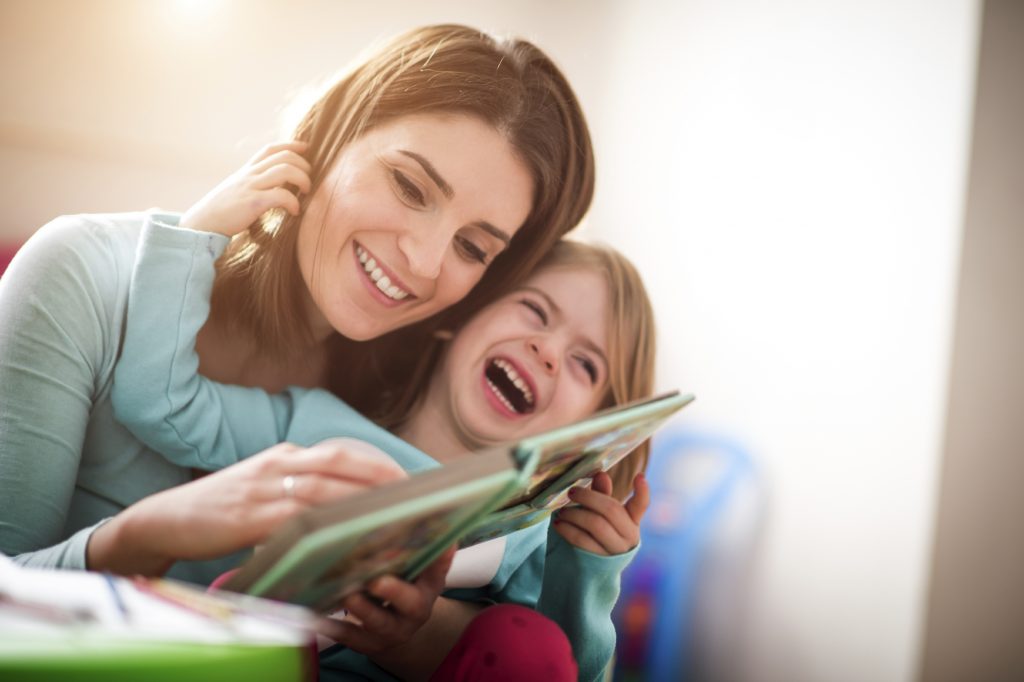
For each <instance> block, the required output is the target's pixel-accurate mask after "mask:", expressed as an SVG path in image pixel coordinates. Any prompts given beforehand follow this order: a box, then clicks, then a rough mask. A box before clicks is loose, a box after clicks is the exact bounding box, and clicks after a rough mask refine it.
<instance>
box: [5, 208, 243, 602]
mask: <svg viewBox="0 0 1024 682" xmlns="http://www.w3.org/2000/svg"><path fill="white" fill-rule="evenodd" d="M145 220H146V215H145V214H142V213H126V214H118V215H79V216H64V217H62V218H58V219H56V220H54V221H53V222H51V223H49V224H48V225H46V226H44V227H43V228H41V229H40V230H39V231H38V232H37V233H36V234H35V235H33V237H32V238H31V239H29V240H28V242H27V243H26V244H25V245H24V246H23V247H22V249H21V251H20V252H19V253H18V255H17V256H16V257H15V259H14V261H13V262H12V263H11V265H10V267H9V269H8V270H7V271H6V272H5V273H4V275H3V277H2V278H0V552H3V553H4V554H6V555H8V556H10V557H12V558H13V559H14V560H15V562H17V563H19V564H22V565H26V566H36V567H51V568H77V569H82V568H85V567H86V565H85V549H86V544H87V542H88V540H89V537H90V535H91V533H92V531H93V530H94V528H95V527H96V526H97V525H99V524H100V523H103V522H104V521H105V520H106V519H108V518H109V517H111V516H114V515H115V514H117V513H118V512H120V511H121V510H122V509H124V508H125V507H127V506H128V505H131V504H133V503H134V502H137V501H138V500H140V499H142V498H143V497H146V496H147V495H150V494H152V493H156V492H159V491H161V490H165V489H167V488H170V487H173V486H176V485H181V484H182V483H186V482H188V481H190V480H192V472H191V471H190V470H189V468H188V467H184V466H181V465H177V464H174V463H173V462H171V461H169V460H168V459H166V458H165V457H163V456H161V455H159V454H157V453H156V452H154V451H152V450H150V449H148V448H147V447H146V446H145V445H143V444H142V442H141V441H139V440H138V439H137V438H135V437H134V436H133V435H132V434H131V433H130V432H129V431H128V430H127V429H125V428H124V427H123V426H121V425H120V424H119V423H117V421H115V419H114V412H113V407H112V405H111V402H110V392H111V389H112V386H113V380H114V365H115V363H116V361H117V357H118V354H119V352H120V345H121V337H122V333H123V331H124V320H125V315H126V311H127V302H128V286H129V283H130V282H131V274H132V269H133V267H134V265H135V255H136V249H137V245H138V238H139V234H140V232H141V229H142V225H143V223H144V222H145ZM179 294H180V292H169V294H168V299H169V302H170V301H173V302H176V301H177V296H178V295H179ZM241 558H242V556H241V555H238V556H232V557H226V558H224V559H222V560H219V561H213V562H201V563H192V562H189V563H186V562H179V563H178V564H176V565H175V566H174V567H173V568H172V569H171V571H170V575H172V576H174V577H177V578H181V579H183V580H189V581H192V582H197V583H203V584H206V583H209V582H210V581H211V580H212V579H213V578H215V577H216V576H217V575H219V574H221V573H223V572H224V571H225V570H227V569H228V568H231V567H233V566H235V565H237V564H238V562H239V561H240V560H241Z"/></svg>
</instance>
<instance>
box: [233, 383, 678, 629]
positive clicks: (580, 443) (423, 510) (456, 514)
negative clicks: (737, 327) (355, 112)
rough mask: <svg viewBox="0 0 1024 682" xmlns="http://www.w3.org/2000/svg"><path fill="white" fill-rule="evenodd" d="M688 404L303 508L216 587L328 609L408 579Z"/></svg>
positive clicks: (649, 406) (536, 507) (618, 411)
mask: <svg viewBox="0 0 1024 682" xmlns="http://www.w3.org/2000/svg"><path fill="white" fill-rule="evenodd" d="M692 400H693V396H692V395H680V394H679V393H678V392H673V393H669V394H665V395H661V396H658V397H655V398H651V399H648V400H643V401H637V402H635V403H630V404H627V405H622V406H619V407H615V408H612V409H609V410H605V411H603V412H599V413H597V414H595V415H593V416H591V417H588V418H586V419H584V420H582V421H579V422H576V423H574V424H570V425H568V426H564V427H560V428H557V429H553V430H551V431H548V432H546V433H543V434H538V435H535V436H531V437H529V438H526V439H523V440H521V441H518V442H516V443H509V444H505V445H501V446H496V447H493V448H488V449H486V450H483V451H480V452H477V453H473V454H469V455H466V456H465V457H462V458H460V459H457V460H455V461H454V462H451V463H450V464H447V465H445V466H443V467H441V468H439V469H434V470H431V471H428V472H425V473H421V474H417V475H416V476H413V477H411V478H409V479H407V480H404V481H400V482H398V483H394V484H391V485H387V486H383V487H380V488H376V489H374V490H370V491H367V492H365V493H361V494H358V495H353V496H352V497H347V498H344V499H342V500H340V501H338V502H335V503H332V504H328V505H323V506H320V507H316V508H313V509H310V510H309V511H307V512H305V513H303V514H300V515H299V516H297V517H296V518H294V519H292V520H291V521H290V522H289V523H286V524H285V525H284V526H282V528H280V529H278V531H277V532H275V533H274V534H273V535H272V536H271V538H270V539H269V540H268V542H267V544H266V545H264V546H263V547H262V548H260V549H259V550H257V552H256V554H255V555H254V556H253V558H252V559H251V560H250V561H249V562H247V563H246V564H245V565H244V566H243V567H242V569H241V570H240V571H239V572H238V573H237V574H236V575H235V576H233V577H232V578H231V579H230V580H229V581H228V582H227V583H226V584H225V585H224V588H225V589H228V590H233V591H236V592H244V593H249V594H254V595H257V596H261V597H266V598H269V599H276V600H279V601H287V602H292V603H295V604H302V605H305V606H309V607H311V608H313V609H316V610H319V611H323V612H326V611H329V610H332V609H333V608H334V607H335V605H336V604H337V602H338V601H339V600H340V599H341V598H343V597H344V596H345V595H347V594H349V593H351V592H353V591H356V590H358V589H360V588H361V587H362V586H363V585H364V584H366V582H368V581H369V580H372V579H373V578H375V577H376V576H378V575H382V574H385V573H390V574H395V575H400V576H403V577H405V578H406V579H413V578H415V577H416V576H417V575H418V574H419V573H420V572H421V571H422V570H423V569H424V568H426V567H427V566H428V565H430V563H431V562H433V561H434V560H435V559H436V558H437V557H438V556H439V555H440V554H441V553H443V552H444V550H445V549H446V548H448V547H449V546H451V545H452V544H455V543H459V544H460V545H461V546H464V547H465V546H468V545H470V544H475V543H477V542H482V541H485V540H488V539H491V538H494V537H499V536H501V535H506V534H508V533H511V532H512V531H514V530H517V529H519V528H525V527H526V526H529V525H531V524H533V523H537V522H539V521H542V520H543V519H544V518H546V517H547V515H549V514H550V513H551V512H552V511H554V510H555V509H557V508H558V507H560V506H563V505H564V504H567V503H568V497H567V495H566V492H567V491H568V489H569V488H571V487H572V486H573V485H586V484H587V483H589V481H590V477H591V476H593V474H594V473H596V472H597V471H601V470H607V469H608V468H610V467H611V466H613V465H614V464H615V463H617V462H618V461H619V460H621V459H622V458H623V457H625V456H626V455H627V454H629V452H630V451H632V450H633V449H634V448H635V447H637V446H638V445H639V444H640V443H642V442H643V441H644V440H646V439H647V438H648V437H650V435H651V434H652V433H653V432H654V431H655V430H656V429H657V428H658V426H660V425H661V424H662V423H663V422H664V421H665V419H667V418H668V417H669V416H670V415H672V414H673V413H674V412H676V411H677V410H679V409H680V408H682V407H683V406H684V405H686V404H688V403H689V402H690V401H692Z"/></svg>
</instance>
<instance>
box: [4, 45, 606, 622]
mask: <svg viewBox="0 0 1024 682" xmlns="http://www.w3.org/2000/svg"><path fill="white" fill-rule="evenodd" d="M295 137H296V139H298V140H301V141H303V142H304V143H305V144H306V146H305V148H304V150H303V151H304V154H305V157H306V159H308V164H309V165H308V176H309V178H310V182H309V184H308V186H299V187H297V189H298V191H300V192H302V193H303V194H304V196H303V197H302V199H301V200H297V201H296V202H295V203H294V204H288V205H289V206H290V212H291V215H287V216H283V217H282V216H281V215H278V214H274V215H271V216H269V217H267V218H264V219H260V220H258V221H257V220H255V219H256V218H257V216H259V215H260V213H262V208H264V207H259V206H253V207H252V208H253V219H254V221H255V222H254V223H253V225H252V227H250V229H249V230H248V232H247V233H246V234H245V235H243V236H242V237H240V238H237V239H236V240H235V241H233V242H232V245H231V247H230V249H229V251H228V253H227V254H226V256H225V258H224V259H223V260H222V261H221V263H220V267H219V271H218V275H217V278H216V282H215V287H214V293H213V309H212V314H211V319H210V321H209V323H208V324H207V325H206V327H205V328H204V329H203V331H202V333H201V334H200V337H199V341H198V351H199V356H200V362H201V371H202V372H203V373H204V374H206V375H207V376H209V377H212V378H215V379H218V380H220V381H223V382H226V383H238V384H244V385H249V386H256V387H260V388H264V389H266V390H271V391H276V390H279V389H280V388H282V387H284V386H287V385H300V386H307V387H329V388H331V389H333V390H335V391H336V392H338V393H339V394H340V395H342V396H343V397H346V398H347V399H348V400H349V401H350V402H352V403H353V404H355V405H356V406H358V407H360V408H361V409H364V410H366V411H367V412H368V413H370V414H374V415H386V414H389V413H392V412H394V411H395V410H396V409H398V410H400V409H401V405H402V404H404V403H406V402H408V401H410V400H414V399H415V397H416V395H417V393H418V391H421V390H422V383H417V382H416V381H414V382H408V381H406V380H405V379H403V377H408V376H409V370H410V367H408V365H412V364H415V358H414V359H413V360H412V361H407V360H406V356H407V355H409V354H408V353H407V351H408V348H410V347H420V346H418V345H409V344H422V345H423V346H424V347H425V345H426V341H425V339H426V338H427V337H426V335H427V334H429V332H430V331H431V330H432V328H433V326H434V325H435V324H437V323H438V322H439V320H438V319H436V318H438V315H437V314H438V313H440V312H441V311H443V310H446V308H449V307H450V309H448V310H447V311H446V314H445V315H444V319H443V320H440V321H443V322H444V323H445V324H452V323H457V322H458V321H459V320H461V319H464V318H465V317H466V316H467V315H468V314H469V313H471V312H472V311H474V310H475V309H477V308H478V307H480V305H481V304H482V303H484V302H486V301H487V300H489V299H490V298H492V297H493V296H494V295H495V294H496V293H497V292H499V291H500V290H501V289H502V288H504V287H506V286H509V285H511V284H513V283H514V282H515V281H516V280H517V279H518V278H519V277H521V276H522V275H523V274H524V273H526V272H528V271H529V270H530V269H531V268H532V267H533V266H534V265H535V263H536V262H537V260H538V259H539V258H540V257H541V255H542V254H543V253H544V252H545V250H546V249H547V248H548V247H549V246H550V245H551V244H553V243H554V242H555V241H556V240H557V239H558V237H559V236H560V235H561V234H562V233H564V232H565V231H567V230H568V229H570V228H571V227H573V226H574V225H575V224H576V223H577V222H578V221H579V219H580V218H582V216H583V214H584V212H585V211H586V209H587V207H588V206H589V203H590V199H591V196H592V192H593V158H592V151H591V146H590V140H589V135H588V132H587V128H586V124H585V122H584V119H583V116H582V113H581V112H580V110H579V105H578V103H577V101H576V98H575V96H574V95H573V93H572V91H571V89H570V87H569V86H568V84H567V82H566V81H565V79H564V77H563V76H562V75H561V73H560V72H559V71H558V69H557V68H556V67H555V66H554V65H553V64H552V63H551V61H550V60H549V59H548V58H547V57H546V56H545V55H544V54H543V53H542V52H540V51H539V50H538V49H537V48H535V47H534V46H532V45H530V44H529V43H526V42H523V41H507V42H504V41H497V40H495V39H493V38H491V37H489V36H487V35H484V34H481V33H479V32H478V31H475V30H473V29H469V28H465V27H460V26H435V27H428V28H423V29H418V30H414V31H411V32H409V33H407V34H404V35H402V36H399V37H398V38H396V39H395V40H393V41H392V42H391V43H389V44H387V45H385V46H384V47H383V48H382V49H380V50H379V51H378V52H377V53H375V54H374V55H372V56H371V57H369V58H368V59H367V60H365V61H364V62H362V63H360V64H358V65H357V66H356V67H355V68H353V69H352V70H351V71H350V72H349V73H348V74H346V75H345V76H343V77H342V78H341V79H340V80H339V81H338V82H337V83H335V85H334V86H333V87H331V88H330V89H329V90H328V91H327V93H326V94H325V95H324V96H323V97H322V98H321V99H320V100H319V101H318V102H317V103H316V104H315V105H314V106H313V107H312V109H311V110H310V111H309V112H308V114H307V115H306V117H305V118H304V119H303V121H302V122H301V123H300V124H299V126H298V129H297V131H296V133H295ZM439 142H442V143H443V144H439ZM278 152H279V153H282V154H294V150H290V149H281V150H276V151H275V152H272V153H271V156H272V155H273V153H278ZM267 180H268V181H269V182H274V181H276V180H278V179H277V178H268V179H267ZM230 181H231V179H229V182H230ZM282 191H287V190H282ZM396 199H397V200H399V201H401V202H402V205H401V206H397V205H396V204H395V201H396ZM285 203H286V204H287V202H285ZM385 204H388V205H389V208H388V209H387V210H384V209H383V208H382V206H384V205H385ZM201 209H202V206H201V204H200V206H199V210H201ZM147 219H148V218H147V217H146V216H143V215H136V214H125V215H107V216H74V217H65V218H62V219H59V220H57V221H54V222H53V223H51V224H50V225H48V226H47V227H45V228H43V229H42V230H40V232H39V233H38V234H37V235H36V236H34V237H33V238H32V239H31V240H30V241H29V243H28V244H26V246H25V247H24V248H23V250H22V252H21V253H19V255H18V256H17V257H16V258H15V260H14V262H13V263H12V265H11V268H10V269H9V270H8V272H7V273H6V274H5V275H4V279H3V282H2V286H0V551H3V552H4V553H5V554H8V555H12V556H14V557H15V559H16V560H17V561H19V562H21V563H24V564H35V565H46V566H54V567H68V568H104V569H109V570H118V571H122V572H124V571H126V570H131V563H132V562H133V561H135V560H136V557H139V556H144V555H146V556H148V554H147V552H143V551H135V550H136V547H135V546H133V543H136V542H137V543H140V544H139V548H142V547H143V546H144V545H146V543H149V544H152V543H161V544H162V545H164V546H173V547H187V545H188V544H189V541H190V540H193V541H194V540H195V537H194V536H195V535H196V533H195V530H196V529H195V528H192V527H191V526H190V524H189V523H184V524H182V523H173V524H170V525H169V526H168V525H160V526H159V528H157V527H156V526H151V524H154V523H155V521H154V519H155V518H156V517H157V516H159V514H154V513H152V512H153V511H154V510H157V509H158V507H157V505H159V504H168V502H167V500H168V499H175V498H174V497H173V496H164V497H159V496H158V498H157V502H152V501H149V502H148V503H147V506H146V507H145V508H144V509H143V512H144V513H136V512H134V511H133V512H132V513H130V514H127V515H125V516H121V521H119V520H118V518H117V517H118V516H120V515H121V513H122V512H124V511H125V510H129V511H130V510H132V505H133V504H135V503H136V502H138V501H139V500H141V499H143V498H145V497H146V496H149V495H152V494H153V493H157V492H160V491H164V490H167V489H168V488H171V487H174V486H177V485H180V484H182V483H185V482H187V481H189V480H191V478H192V472H191V471H190V470H187V469H185V468H182V467H178V466H175V465H173V464H170V463H168V462H166V461H165V460H163V458H161V457H160V456H159V455H157V454H156V453H154V452H152V451H150V450H148V449H147V448H145V446H143V445H142V444H141V443H140V442H139V441H138V440H136V439H135V438H134V437H133V436H131V434H130V433H128V432H127V431H126V430H125V429H124V428H123V427H121V426H120V425H119V424H117V423H116V421H115V420H114V419H113V415H112V410H111V406H110V386H111V383H112V376H113V367H114V364H115V362H116V360H117V356H118V353H119V340H120V337H121V333H122V325H123V319H124V311H125V308H126V305H127V291H128V280H129V276H130V272H131V269H132V265H133V262H134V257H135V247H136V242H137V239H138V234H139V231H140V229H141V226H142V224H143V223H144V222H145V221H146V220H147ZM184 219H185V221H186V222H187V219H188V215H186V216H185V218H184ZM357 249H362V250H369V251H371V252H372V253H373V254H374V255H375V256H376V257H379V259H380V262H381V265H382V270H383V269H386V270H387V272H388V273H389V274H388V277H389V280H393V281H395V282H397V283H398V284H396V290H395V291H394V292H391V293H389V291H388V290H387V289H385V290H384V291H380V290H379V289H377V288H376V284H375V283H374V284H373V288H372V289H371V286H370V285H368V284H367V281H368V280H367V278H366V277H365V274H366V273H365V272H364V271H363V270H361V269H357V268H356V266H355V264H356V263H358V262H359V261H358V252H357ZM370 274H372V273H370ZM389 288H390V286H389V287H388V289H389ZM471 289H472V290H473V293H472V294H470V290H471ZM460 301H461V303H460ZM457 303H458V305H455V304H457ZM414 323H418V324H414ZM410 325H412V326H410ZM398 330H402V331H401V332H400V334H391V333H393V332H398ZM388 334H390V336H389V337H387V338H380V337H382V336H384V335H388ZM356 341H372V343H369V344H362V345H357V344H356V343H354V342H356ZM396 344H397V345H396ZM396 348H402V349H405V351H406V353H404V354H402V353H395V352H393V350H394V349H396ZM433 357H434V356H433V355H428V359H427V361H428V362H429V360H430V358H433ZM423 371H427V373H428V374H429V367H428V368H426V369H421V368H417V373H415V374H414V377H419V376H421V375H422V373H423ZM353 458H355V459H356V460H358V457H357V456H356V455H354V454H352V453H347V452H342V451H337V450H331V449H329V448H328V449H321V450H311V451H308V452H302V453H300V454H299V456H295V453H293V452H289V451H287V448H285V449H280V448H279V449H277V450H274V451H273V452H270V453H267V455H266V456H265V457H263V458H262V459H260V460H259V464H258V465H255V466H252V465H251V466H249V467H247V468H245V469H244V471H243V472H242V473H240V474H235V473H233V474H232V475H233V476H234V478H232V479H230V480H229V482H228V483H230V486H233V487H230V486H229V485H228V483H223V481H224V480H225V478H224V477H220V478H217V479H215V481H214V482H212V483H211V484H209V485H207V486H205V487H204V488H203V490H204V492H203V494H197V495H195V496H193V497H192V498H190V501H191V502H192V503H194V504H195V505H196V506H194V507H193V508H190V509H184V508H183V507H177V508H176V509H172V510H170V511H172V512H175V511H176V512H178V520H179V521H183V520H187V521H189V522H195V521H196V520H197V519H202V529H203V531H204V534H205V536H206V537H222V538H223V537H225V536H227V535H228V534H230V533H233V532H235V531H237V530H238V529H239V527H240V526H242V525H244V524H243V523H240V521H239V518H238V517H239V515H240V514H250V513H252V514H254V515H258V512H257V511H256V510H257V508H258V507H259V503H260V502H261V501H264V500H267V499H270V497H271V496H272V495H273V493H274V492H275V491H276V493H277V494H279V492H280V491H279V488H277V487H276V486H279V482H280V480H281V473H280V472H281V471H289V470H291V469H294V468H295V467H297V466H300V465H301V466H309V467H312V470H313V473H314V475H315V477H318V478H319V479H322V481H323V483H324V485H323V486H321V487H320V488H318V490H320V492H321V494H322V495H323V496H324V497H325V498H326V497H329V496H330V495H328V493H327V489H328V488H331V489H335V490H337V489H349V490H351V489H353V488H358V487H361V486H366V485H371V484H373V483H375V482H377V481H378V480H385V479H387V478H389V477H392V476H395V475H398V474H397V472H394V471H391V472H388V471H383V470H375V469H371V470H369V471H370V474H372V475H373V476H377V477H378V478H377V480H367V476H368V475H367V474H364V473H363V469H362V464H363V462H361V461H353ZM305 501H306V502H314V501H315V500H313V499H309V500H305ZM175 504H177V503H175ZM300 506H301V504H299V503H298V502H292V503H291V505H290V506H289V507H281V511H280V513H279V515H278V516H275V517H273V518H269V519H268V518H264V519H263V521H262V522H261V523H262V525H261V526H260V527H259V529H258V530H257V531H255V532H249V533H247V536H246V538H245V542H244V543H222V544H219V545H216V547H217V549H214V548H213V547H214V545H213V544H211V545H210V546H209V547H205V548H204V550H203V551H192V552H189V553H187V554H173V553H169V554H167V556H183V557H189V558H196V559H200V558H202V559H206V558H211V557H213V556H216V555H217V551H219V550H222V549H224V548H226V547H228V546H229V545H230V547H232V548H233V547H242V546H244V545H246V544H251V542H252V541H258V540H259V539H260V536H261V535H264V534H265V532H268V531H269V530H270V529H272V527H273V526H274V525H275V524H276V523H277V522H278V521H279V520H280V518H281V517H286V516H288V515H289V514H292V513H294V512H295V511H296V510H297V509H298V508H299V507H300ZM204 510H205V511H204ZM161 511H168V510H167V509H165V508H164V509H161ZM225 512H227V513H225ZM111 517H114V520H115V521H117V522H116V523H115V522H111V523H106V521H107V520H108V519H110V518H111ZM170 517H171V518H174V515H173V514H171V515H170ZM126 518H127V519H130V521H131V522H130V523H127V522H122V521H123V520H124V519H126ZM166 518H167V516H165V517H163V519H164V520H166ZM158 531H159V532H161V533H163V535H158ZM168 533H178V534H179V535H177V536H170V535H167V534H168ZM158 549H159V548H158ZM159 554H160V553H159V552H157V553H156V555H159ZM235 561H236V560H235V559H232V558H227V559H226V560H222V561H218V562H209V563H203V564H191V565H190V564H179V565H176V566H174V567H173V568H172V569H171V571H170V574H171V575H174V576H177V577H180V578H184V579H189V580H192V581H194V582H200V583H206V582H209V580H211V579H212V578H213V577H214V576H215V575H217V574H219V573H220V572H222V571H223V570H224V569H225V568H226V567H227V566H230V565H232V564H233V563H235ZM428 592H429V590H426V591H423V590H421V597H422V598H419V599H411V600H409V603H414V604H413V606H414V608H411V609H410V613H404V614H400V615H401V616H403V617H405V616H408V617H409V618H412V619H413V620H414V621H415V620H416V619H417V618H420V617H422V616H423V609H424V606H423V604H424V602H427V603H428V606H429V603H430V602H432V598H431V597H430V594H429V593H428ZM394 602H395V603H406V600H404V599H401V598H398V597H397V596H396V599H395V600H394ZM412 611H416V613H411V612H412ZM427 611H428V612H429V608H428V607H427Z"/></svg>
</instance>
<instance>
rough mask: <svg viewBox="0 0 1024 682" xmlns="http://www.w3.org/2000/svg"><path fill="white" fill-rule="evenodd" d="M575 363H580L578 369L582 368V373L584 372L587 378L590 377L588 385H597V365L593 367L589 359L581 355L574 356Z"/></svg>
mask: <svg viewBox="0 0 1024 682" xmlns="http://www.w3.org/2000/svg"><path fill="white" fill-rule="evenodd" d="M576 362H578V363H580V367H582V368H583V371H584V372H586V373H587V376H589V377H590V383H591V384H596V383H597V365H595V364H594V363H593V361H592V360H590V358H587V357H585V356H582V355H578V356H576Z"/></svg>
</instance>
